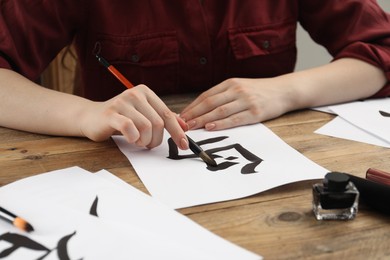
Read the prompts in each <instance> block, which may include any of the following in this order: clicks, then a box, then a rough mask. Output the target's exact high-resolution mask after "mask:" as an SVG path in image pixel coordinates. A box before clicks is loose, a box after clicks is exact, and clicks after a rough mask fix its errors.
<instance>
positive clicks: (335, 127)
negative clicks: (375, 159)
mask: <svg viewBox="0 0 390 260" xmlns="http://www.w3.org/2000/svg"><path fill="white" fill-rule="evenodd" d="M315 133H316V134H322V135H328V136H333V137H337V138H342V139H347V140H352V141H357V142H362V143H367V144H373V145H377V146H383V147H387V148H390V143H388V142H386V141H384V140H382V139H380V138H378V137H376V136H374V135H372V134H370V133H368V132H366V131H364V130H363V129H360V128H358V127H356V126H354V125H353V124H351V123H349V122H348V121H346V120H344V119H343V118H341V117H339V116H338V117H335V118H334V119H333V120H332V121H330V122H328V123H327V124H325V125H323V126H322V127H320V128H318V129H317V130H316V131H315Z"/></svg>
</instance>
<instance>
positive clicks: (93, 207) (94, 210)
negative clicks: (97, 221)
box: [89, 196, 99, 217]
mask: <svg viewBox="0 0 390 260" xmlns="http://www.w3.org/2000/svg"><path fill="white" fill-rule="evenodd" d="M98 201H99V198H98V196H96V198H95V200H94V201H93V203H92V205H91V208H90V210H89V214H90V215H92V216H95V217H99V216H98V213H97V205H98Z"/></svg>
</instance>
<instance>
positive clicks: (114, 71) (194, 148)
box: [95, 54, 217, 167]
mask: <svg viewBox="0 0 390 260" xmlns="http://www.w3.org/2000/svg"><path fill="white" fill-rule="evenodd" d="M95 56H96V58H97V60H98V61H99V62H100V63H101V64H102V65H103V66H104V67H106V68H107V69H108V71H109V72H111V74H112V75H114V76H115V77H116V78H117V79H118V80H119V81H120V82H121V83H122V84H123V85H125V87H127V88H129V89H130V88H133V87H134V85H133V84H132V83H131V82H130V81H129V80H128V79H127V78H126V77H125V76H123V75H122V73H120V72H119V71H118V70H117V69H116V68H115V67H114V66H113V65H111V64H110V63H109V62H108V61H107V60H106V59H104V58H103V57H102V56H100V55H98V54H95ZM186 136H187V139H188V146H189V147H190V149H191V151H192V152H193V153H194V154H196V155H197V156H199V157H200V158H201V159H202V160H203V161H204V162H205V163H206V164H207V165H210V166H214V167H215V166H217V163H216V162H215V160H214V159H213V158H212V157H211V156H210V155H208V154H207V153H206V152H205V151H203V149H202V148H201V147H200V146H199V145H198V144H197V143H196V142H195V141H194V140H192V139H191V138H190V137H189V136H188V135H186Z"/></svg>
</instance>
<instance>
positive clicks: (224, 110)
mask: <svg viewBox="0 0 390 260" xmlns="http://www.w3.org/2000/svg"><path fill="white" fill-rule="evenodd" d="M216 112H217V114H218V116H220V117H226V116H227V115H228V109H227V107H226V106H219V107H217V108H216Z"/></svg>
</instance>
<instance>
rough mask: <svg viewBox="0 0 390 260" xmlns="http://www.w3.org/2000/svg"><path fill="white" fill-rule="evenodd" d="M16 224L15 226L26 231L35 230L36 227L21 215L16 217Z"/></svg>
mask: <svg viewBox="0 0 390 260" xmlns="http://www.w3.org/2000/svg"><path fill="white" fill-rule="evenodd" d="M14 225H15V227H17V228H19V229H21V230H24V231H26V232H31V231H34V228H33V227H32V226H31V224H30V223H28V222H27V221H25V220H24V219H22V218H19V217H17V218H15V220H14Z"/></svg>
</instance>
